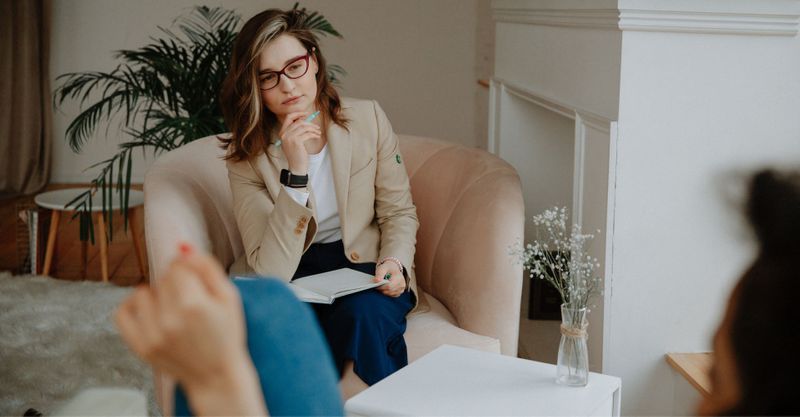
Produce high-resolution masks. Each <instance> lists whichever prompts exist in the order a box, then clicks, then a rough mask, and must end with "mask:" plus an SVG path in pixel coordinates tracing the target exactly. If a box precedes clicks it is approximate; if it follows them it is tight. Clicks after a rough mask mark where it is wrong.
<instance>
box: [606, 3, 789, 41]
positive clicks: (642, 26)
mask: <svg viewBox="0 0 800 417" xmlns="http://www.w3.org/2000/svg"><path fill="white" fill-rule="evenodd" d="M799 27H800V14H797V13H795V14H775V13H758V12H748V13H745V12H735V13H724V12H710V11H669V10H636V9H622V10H620V16H619V28H620V29H621V30H623V31H626V30H629V31H645V32H685V33H713V34H728V35H764V36H795V35H797V33H798V28H799Z"/></svg>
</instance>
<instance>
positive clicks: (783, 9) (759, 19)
mask: <svg viewBox="0 0 800 417" xmlns="http://www.w3.org/2000/svg"><path fill="white" fill-rule="evenodd" d="M493 11H494V18H495V21H497V22H504V23H522V24H531V25H548V26H565V27H577V28H593V29H620V30H623V31H626V30H628V31H653V32H687V33H721V34H740V35H771V36H795V35H796V34H797V33H798V28H799V27H800V10H798V8H797V4H796V2H794V1H792V0H777V1H773V0H758V1H753V0H725V1H720V0H716V1H714V0H712V1H707V0H706V1H704V0H669V1H663V0H662V1H658V0H613V1H607V0H555V1H547V0H495V2H494V3H493Z"/></svg>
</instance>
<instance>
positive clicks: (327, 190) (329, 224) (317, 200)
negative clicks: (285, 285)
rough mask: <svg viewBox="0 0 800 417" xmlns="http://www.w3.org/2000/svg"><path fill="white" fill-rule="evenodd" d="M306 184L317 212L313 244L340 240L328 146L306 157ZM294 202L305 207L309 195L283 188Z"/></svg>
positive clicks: (340, 233)
mask: <svg viewBox="0 0 800 417" xmlns="http://www.w3.org/2000/svg"><path fill="white" fill-rule="evenodd" d="M308 182H309V187H310V188H311V189H312V190H314V206H315V209H316V212H317V235H316V236H315V237H314V243H330V242H336V241H337V240H341V239H342V224H341V222H340V221H339V208H338V206H337V205H336V189H335V188H334V185H333V167H332V165H331V157H330V154H329V153H328V145H327V144H325V146H323V147H322V150H321V151H320V152H319V153H318V154H314V155H308ZM283 188H284V189H286V191H287V192H288V193H289V195H290V196H291V197H292V199H293V200H294V201H297V202H298V203H299V204H302V205H304V206H305V205H307V204H308V198H309V196H310V193H309V192H307V191H300V190H297V189H295V188H291V187H286V186H284V187H283Z"/></svg>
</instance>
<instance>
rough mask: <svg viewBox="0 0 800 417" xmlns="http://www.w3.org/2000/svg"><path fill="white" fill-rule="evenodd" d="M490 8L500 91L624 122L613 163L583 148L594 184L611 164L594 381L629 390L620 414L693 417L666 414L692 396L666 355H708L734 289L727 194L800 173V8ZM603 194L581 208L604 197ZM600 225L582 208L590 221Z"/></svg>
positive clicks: (737, 248)
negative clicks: (756, 176)
mask: <svg viewBox="0 0 800 417" xmlns="http://www.w3.org/2000/svg"><path fill="white" fill-rule="evenodd" d="M492 8H493V11H494V13H495V18H496V20H497V22H496V27H497V34H496V35H497V38H496V51H495V56H496V59H495V63H496V66H497V67H496V83H497V84H503V83H506V81H510V82H513V83H514V84H515V85H520V86H523V88H525V89H526V90H527V91H529V92H530V95H531V96H533V97H534V98H535V99H537V100H540V101H548V100H549V101H550V103H551V107H552V108H555V109H556V111H558V109H562V110H563V109H566V110H570V111H571V110H572V109H578V110H580V109H583V110H587V111H590V112H594V113H595V114H596V115H598V116H600V117H601V118H607V119H610V120H612V121H614V120H616V121H617V123H612V124H611V127H612V128H611V129H609V130H610V132H609V136H608V137H609V139H610V142H609V143H608V145H609V148H608V150H609V151H610V152H603V150H602V149H601V150H600V152H597V151H592V149H591V146H590V147H589V148H587V151H588V152H593V153H594V155H595V156H591V155H590V154H587V155H586V157H587V158H588V159H587V161H586V164H587V168H589V169H591V170H592V171H594V172H595V177H596V178H597V177H601V176H602V175H598V174H597V172H598V171H603V167H604V164H608V167H607V171H608V174H609V177H607V179H608V181H609V182H608V184H609V187H608V189H607V193H608V206H607V208H608V213H607V215H606V217H607V219H606V220H607V227H606V228H605V230H604V232H606V235H607V241H606V248H605V250H606V253H607V254H608V257H607V258H605V260H606V262H607V264H606V265H605V271H606V277H605V278H606V280H607V282H606V291H607V293H606V296H605V300H604V301H605V305H604V307H605V314H604V316H603V324H602V325H603V327H604V328H603V344H602V352H603V358H602V369H603V372H605V373H608V374H611V375H615V376H619V377H621V378H622V387H623V388H622V390H623V394H624V395H623V396H622V412H623V414H625V415H669V414H670V413H671V412H673V411H676V410H684V411H685V410H691V409H693V407H694V405H693V404H688V403H683V404H676V403H675V401H689V400H687V398H689V396H688V395H685V394H686V393H685V387H684V386H681V385H678V386H676V384H675V381H676V379H675V378H674V372H673V371H672V370H671V369H670V368H669V367H668V365H667V364H666V362H665V360H664V355H665V354H666V353H667V352H694V351H707V350H709V349H710V348H711V346H710V340H711V336H712V334H713V331H714V329H715V328H716V326H717V325H718V322H719V319H720V316H721V314H722V311H723V306H724V303H725V302H726V300H727V297H728V295H729V291H730V289H731V286H732V284H733V283H734V282H735V281H736V280H737V279H738V277H739V275H740V273H741V272H742V270H743V268H744V267H745V266H746V265H747V264H748V263H749V262H750V261H751V259H752V257H753V256H754V254H753V247H752V243H751V241H750V240H749V236H748V234H747V230H746V228H745V227H744V225H743V222H742V217H741V210H740V206H737V205H735V204H731V200H730V195H728V194H726V191H729V190H731V189H737V187H736V186H737V185H738V186H739V188H738V191H739V192H741V191H742V190H741V185H742V182H741V181H742V180H743V177H742V175H741V174H742V173H750V172H751V171H752V170H753V169H755V168H757V167H760V166H764V165H782V166H785V165H789V166H794V167H796V166H797V164H798V162H800V138H798V133H800V118H798V117H797V113H798V105H799V104H800V77H798V74H800V37H798V34H797V29H798V20H800V19H799V18H798V16H800V1H798V0H760V1H758V2H753V1H748V0H725V1H717V0H494V1H493V3H492ZM615 45H616V47H615ZM506 84H507V83H506ZM553 103H554V105H553ZM500 119H501V120H502V118H500ZM491 120H492V119H490V122H491ZM531 120H534V121H537V120H541V118H536V117H533V116H531ZM520 125H522V124H520ZM501 127H507V126H501ZM540 130H541V129H540ZM595 133H596V132H595ZM499 136H500V139H503V140H504V139H505V138H514V137H515V135H514V134H509V135H506V136H504V135H503V133H502V132H500V135H499ZM517 136H519V135H517ZM601 136H602V135H601ZM592 137H595V136H592ZM592 137H590V136H587V137H586V139H587V141H589V143H593V144H597V143H598V141H597V140H596V139H592ZM490 139H491V136H490ZM530 157H531V158H537V157H541V156H540V155H530ZM593 158H600V159H597V160H594V159H593ZM603 158H607V159H605V160H603ZM549 180H550V178H549V177H547V176H536V177H530V176H529V177H527V178H522V181H523V184H524V183H525V182H526V181H528V182H530V181H534V182H536V181H549ZM597 184H599V186H596V187H589V188H588V189H587V190H586V194H585V196H589V195H590V194H594V195H595V197H593V198H597V197H596V194H597V193H602V192H604V191H605V190H604V187H602V181H597ZM565 188H566V186H565ZM740 196H741V195H740ZM526 201H527V200H526ZM526 208H530V207H526ZM600 213H602V211H601V210H598V207H595V208H589V209H588V210H584V218H586V217H587V216H588V217H590V218H595V219H596V217H597V216H598V215H599V214H600ZM530 214H531V213H529V215H530ZM595 222H597V220H595ZM590 320H591V319H590ZM595 325H596V322H593V323H592V326H595ZM534 337H535V335H534ZM592 340H593V339H592V337H591V336H590V343H591V341H592ZM592 348H593V347H592V346H591V345H590V349H592Z"/></svg>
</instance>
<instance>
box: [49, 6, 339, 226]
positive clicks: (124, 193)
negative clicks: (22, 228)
mask: <svg viewBox="0 0 800 417" xmlns="http://www.w3.org/2000/svg"><path fill="white" fill-rule="evenodd" d="M298 5H299V4H298V3H295V5H294V7H293V9H295V10H296V9H298ZM300 10H302V11H304V12H305V13H306V19H305V22H304V24H305V25H306V26H307V27H308V28H309V29H311V30H312V31H313V32H314V33H315V34H317V35H320V36H335V37H339V38H341V37H342V35H341V34H339V32H337V31H336V30H335V29H334V28H333V26H332V25H331V23H330V22H329V21H328V20H327V19H325V17H324V16H322V15H320V14H319V13H318V12H308V11H306V10H305V8H303V9H300ZM240 24H241V18H240V16H239V15H237V14H236V13H235V12H234V11H232V10H225V9H223V8H221V7H206V6H198V7H195V8H194V9H192V10H191V12H189V13H188V14H187V15H184V16H179V17H177V18H176V19H175V20H174V21H173V22H172V25H171V27H172V28H171V29H170V28H163V27H160V26H159V27H157V28H158V30H159V32H160V33H161V35H162V36H161V37H158V38H155V37H154V38H151V39H150V42H149V43H148V44H147V45H145V46H143V47H141V48H138V49H130V50H120V51H117V52H116V53H115V54H114V57H115V58H116V59H118V60H120V61H121V63H120V64H119V65H118V66H117V67H116V68H115V69H114V70H112V71H110V72H101V71H92V72H83V73H68V74H64V75H61V76H59V77H58V78H57V79H56V80H57V82H60V83H61V84H60V85H59V86H58V87H57V88H56V89H55V91H54V93H53V105H54V107H59V106H62V105H63V104H64V103H65V102H67V101H77V102H78V103H79V105H80V107H81V112H80V113H79V114H78V115H77V116H76V117H75V119H73V120H72V121H71V122H70V124H69V126H68V127H67V131H66V140H67V142H68V143H69V146H70V148H71V149H72V150H73V151H74V152H80V151H81V149H82V148H83V147H84V146H86V145H87V143H89V141H90V139H91V138H92V137H93V136H94V134H95V132H96V130H97V127H98V126H99V125H100V124H101V123H102V122H106V123H107V124H106V126H107V131H108V130H110V127H111V125H112V123H113V122H114V121H116V122H118V125H119V132H121V133H122V134H124V135H126V136H129V137H130V140H129V141H126V142H123V143H121V144H120V145H119V152H118V153H117V154H116V155H114V156H112V157H111V158H109V159H106V160H104V161H101V162H98V163H96V164H94V165H92V166H90V167H89V168H87V169H95V168H99V169H100V172H99V173H98V175H97V176H96V177H95V179H94V180H92V184H91V190H89V191H87V192H86V193H83V194H81V195H80V196H78V197H76V198H75V199H74V200H73V201H72V202H70V203H69V204H68V206H71V207H74V208H76V213H75V215H74V216H73V218H74V217H76V216H79V217H80V223H81V227H80V230H81V239H82V240H87V239H89V240H92V241H93V242H94V237H95V236H94V230H93V225H92V222H91V216H90V213H89V212H88V211H89V210H91V208H92V207H91V206H92V202H91V195H92V193H95V192H97V191H99V192H100V193H101V194H100V195H101V201H102V202H103V208H102V213H103V216H104V218H105V219H106V220H107V221H108V222H109V223H108V224H109V227H108V228H107V230H108V236H107V237H108V239H109V240H110V239H111V238H112V235H111V230H112V229H113V227H111V223H110V221H111V220H113V217H112V215H111V213H110V211H109V210H108V207H110V206H111V202H112V201H113V200H112V198H113V196H112V193H113V192H114V191H116V192H117V194H118V198H119V201H120V204H121V207H122V208H121V210H122V212H123V213H124V218H125V221H126V222H127V207H128V196H129V192H130V185H131V170H132V162H131V161H132V159H131V157H132V153H133V152H134V150H136V149H141V150H142V152H146V151H150V152H151V153H152V155H153V156H156V155H158V154H160V153H162V152H165V151H170V150H173V149H175V148H178V147H180V146H183V145H185V144H187V143H189V142H191V141H193V140H195V139H198V138H201V137H205V136H209V135H213V134H217V133H222V132H225V131H227V129H226V127H225V124H224V122H223V118H222V112H221V109H220V107H219V88H220V86H221V85H222V82H223V80H224V79H225V76H226V75H227V72H228V63H229V62H230V54H231V50H232V49H233V44H234V41H235V39H236V35H237V34H238V27H239V25H240ZM328 75H329V77H330V79H331V82H332V83H333V84H334V85H337V84H338V83H339V79H340V77H342V76H344V75H346V72H345V71H344V69H343V68H341V67H340V66H338V65H331V66H329V68H328ZM84 105H86V106H85V107H84ZM115 165H116V166H115ZM114 181H116V184H114ZM126 227H127V224H126ZM102 238H106V237H102Z"/></svg>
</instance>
